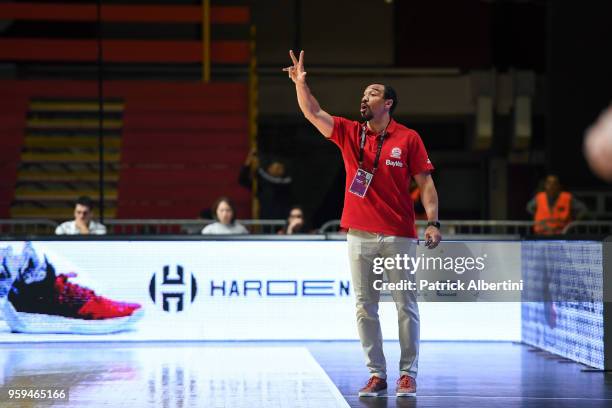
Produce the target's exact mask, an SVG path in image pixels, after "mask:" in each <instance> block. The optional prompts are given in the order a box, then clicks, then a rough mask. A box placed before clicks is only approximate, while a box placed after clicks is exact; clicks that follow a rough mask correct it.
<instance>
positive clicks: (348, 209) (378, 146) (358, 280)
mask: <svg viewBox="0 0 612 408" xmlns="http://www.w3.org/2000/svg"><path fill="white" fill-rule="evenodd" d="M289 55H290V57H291V60H292V61H293V65H292V66H290V67H287V68H285V69H284V71H286V72H288V74H289V78H291V80H292V81H293V82H294V83H295V89H296V93H297V100H298V104H299V106H300V109H301V110H302V112H303V113H304V116H305V117H306V119H308V120H309V121H310V122H311V123H312V124H313V125H314V126H315V127H316V128H317V129H318V130H319V131H320V132H321V133H322V134H323V136H325V137H326V138H327V139H329V140H331V141H332V142H334V143H335V144H336V145H337V146H338V147H339V148H340V150H341V152H342V158H343V160H344V166H345V169H346V192H345V197H344V210H343V213H342V220H341V225H342V227H344V228H348V230H349V232H348V235H347V241H348V248H349V263H350V268H351V275H352V281H353V287H354V289H355V297H356V303H357V305H356V306H357V328H358V331H359V337H360V339H361V345H362V347H363V350H364V353H365V356H366V363H367V366H368V369H369V371H370V379H369V381H368V382H367V384H366V385H365V386H364V387H363V388H362V389H361V390H360V391H359V396H379V395H381V394H385V393H386V390H387V381H386V377H387V373H386V362H385V356H384V354H383V347H382V333H381V328H380V322H379V320H378V302H379V299H380V291H378V290H376V289H375V288H374V285H373V282H374V280H376V279H380V276H375V275H373V273H374V272H373V270H374V268H373V267H374V259H375V257H381V256H382V257H394V256H395V255H397V254H401V253H403V254H408V255H409V256H415V253H416V247H415V245H416V240H415V238H416V231H415V227H414V205H413V202H412V199H411V197H410V193H409V186H410V180H411V178H414V180H415V181H416V183H417V185H418V187H419V189H420V190H421V200H422V203H423V206H424V207H425V211H426V212H427V219H428V220H429V223H428V227H427V229H426V230H425V241H426V243H425V245H426V246H427V247H429V248H434V247H436V246H437V245H438V243H439V242H440V240H441V235H440V231H439V229H440V223H439V222H438V195H437V193H436V188H435V186H434V182H433V179H432V178H431V175H430V173H431V171H432V170H433V165H432V164H431V162H430V161H429V158H428V157H427V152H426V151H425V147H424V146H423V142H422V141H421V138H420V137H419V135H418V133H417V132H415V131H414V130H411V129H408V128H406V127H404V126H402V125H400V124H399V123H397V122H395V121H394V120H393V118H392V117H391V115H392V114H393V111H394V109H395V107H396V105H397V96H396V94H395V91H394V90H393V89H392V88H391V87H389V86H386V85H382V84H372V85H369V86H368V87H367V88H366V89H365V92H364V94H363V97H362V98H361V110H360V112H361V117H362V118H363V119H364V120H365V123H359V122H354V121H350V120H347V119H344V118H341V117H334V116H331V115H329V114H328V113H327V112H325V111H324V110H323V109H321V107H320V106H319V103H318V102H317V100H316V99H315V98H314V96H312V94H311V93H310V90H309V88H308V86H307V85H306V72H305V71H304V51H301V52H300V56H299V59H297V58H296V57H295V55H294V54H293V51H290V52H289ZM385 272H386V274H387V278H388V280H389V282H401V281H404V280H409V279H413V278H414V275H411V274H410V272H409V271H406V270H402V269H395V268H385ZM391 294H392V296H393V300H394V301H395V304H396V306H397V310H398V324H399V337H400V347H401V358H400V364H399V369H400V378H399V380H398V381H397V391H396V392H397V396H401V397H404V396H414V395H416V375H417V365H418V355H419V309H418V305H417V301H416V293H415V291H413V290H402V291H400V290H394V291H391Z"/></svg>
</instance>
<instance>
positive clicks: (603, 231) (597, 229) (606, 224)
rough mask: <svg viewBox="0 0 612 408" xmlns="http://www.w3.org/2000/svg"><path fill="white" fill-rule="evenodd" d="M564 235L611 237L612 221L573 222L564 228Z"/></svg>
mask: <svg viewBox="0 0 612 408" xmlns="http://www.w3.org/2000/svg"><path fill="white" fill-rule="evenodd" d="M563 233H564V234H568V235H570V234H584V235H612V221H573V222H570V223H569V224H567V225H566V226H565V228H564V229H563Z"/></svg>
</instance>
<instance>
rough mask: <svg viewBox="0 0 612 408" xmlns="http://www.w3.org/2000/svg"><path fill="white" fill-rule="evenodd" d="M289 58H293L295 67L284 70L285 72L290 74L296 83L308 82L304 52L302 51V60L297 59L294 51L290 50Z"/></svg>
mask: <svg viewBox="0 0 612 408" xmlns="http://www.w3.org/2000/svg"><path fill="white" fill-rule="evenodd" d="M289 56H290V57H291V61H293V66H290V67H287V68H283V71H285V72H287V73H288V74H289V78H291V80H292V81H293V82H294V83H296V84H297V83H304V82H306V71H304V51H300V58H299V59H297V58H295V54H294V53H293V50H289Z"/></svg>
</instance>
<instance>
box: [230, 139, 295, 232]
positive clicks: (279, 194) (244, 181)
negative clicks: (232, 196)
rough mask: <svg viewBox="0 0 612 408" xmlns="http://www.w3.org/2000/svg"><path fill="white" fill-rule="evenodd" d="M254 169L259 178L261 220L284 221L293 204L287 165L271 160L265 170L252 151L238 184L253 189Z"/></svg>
mask: <svg viewBox="0 0 612 408" xmlns="http://www.w3.org/2000/svg"><path fill="white" fill-rule="evenodd" d="M252 169H254V171H255V175H256V177H257V198H258V199H259V207H260V211H259V218H261V219H264V220H270V219H283V218H285V217H286V215H287V213H288V212H289V208H290V203H291V200H292V198H291V196H292V193H291V188H292V187H291V186H292V181H293V180H292V179H291V177H289V176H287V175H286V173H285V165H284V164H283V163H282V162H281V161H279V160H276V159H273V160H270V162H269V163H268V165H267V166H266V169H265V170H264V169H263V168H262V167H260V165H259V159H258V158H257V152H256V150H255V149H251V151H250V152H249V155H248V156H247V158H246V161H245V162H244V165H243V166H242V168H241V169H240V175H239V177H238V182H239V183H240V185H241V186H243V187H246V188H248V189H251V187H252V185H253V176H252V172H251V170H252Z"/></svg>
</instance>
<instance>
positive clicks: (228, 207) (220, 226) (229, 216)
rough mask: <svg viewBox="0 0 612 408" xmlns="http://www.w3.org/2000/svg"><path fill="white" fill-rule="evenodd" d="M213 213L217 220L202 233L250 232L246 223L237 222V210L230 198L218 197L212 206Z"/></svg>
mask: <svg viewBox="0 0 612 408" xmlns="http://www.w3.org/2000/svg"><path fill="white" fill-rule="evenodd" d="M212 214H213V218H214V219H215V220H217V222H215V223H212V224H209V225H207V226H205V227H204V229H202V234H248V233H249V231H248V230H247V229H246V228H245V227H244V225H242V224H240V223H238V222H236V210H235V207H234V205H233V204H232V201H231V200H230V199H229V198H227V197H220V198H218V199H217V201H215V203H214V204H213V206H212Z"/></svg>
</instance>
